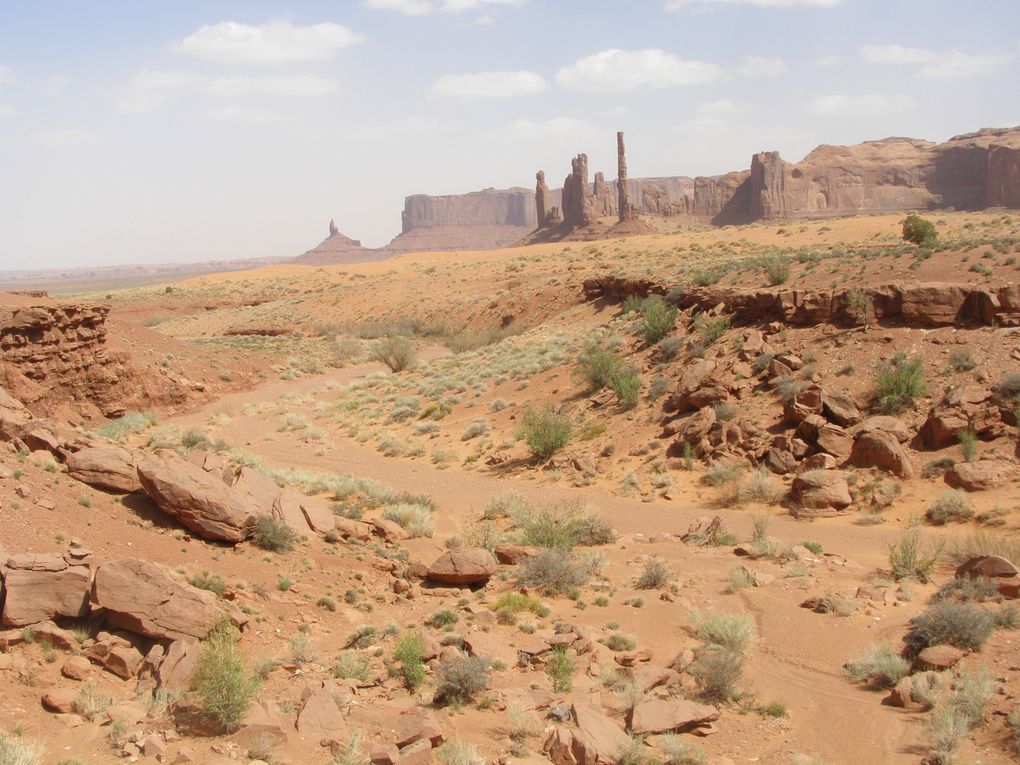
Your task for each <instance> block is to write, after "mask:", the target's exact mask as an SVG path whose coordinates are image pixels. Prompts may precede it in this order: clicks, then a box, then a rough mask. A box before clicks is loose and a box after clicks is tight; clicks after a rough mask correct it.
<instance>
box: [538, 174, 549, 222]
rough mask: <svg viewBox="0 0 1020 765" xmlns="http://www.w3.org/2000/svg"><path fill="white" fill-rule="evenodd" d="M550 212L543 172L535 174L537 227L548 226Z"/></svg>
mask: <svg viewBox="0 0 1020 765" xmlns="http://www.w3.org/2000/svg"><path fill="white" fill-rule="evenodd" d="M551 212H552V197H551V196H550V195H549V187H548V186H547V185H546V182H545V170H539V171H538V172H537V173H535V213H536V214H537V216H538V227H539V228H544V227H545V226H548V225H549V220H548V218H549V214H550V213H551Z"/></svg>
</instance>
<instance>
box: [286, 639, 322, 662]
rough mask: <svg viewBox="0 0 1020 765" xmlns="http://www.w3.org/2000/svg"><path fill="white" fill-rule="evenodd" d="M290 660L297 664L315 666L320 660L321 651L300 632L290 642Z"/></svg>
mask: <svg viewBox="0 0 1020 765" xmlns="http://www.w3.org/2000/svg"><path fill="white" fill-rule="evenodd" d="M290 659H291V661H293V662H294V663H295V664H314V663H315V662H316V661H318V660H319V649H318V647H317V646H316V645H315V642H314V641H313V640H312V639H311V638H310V637H309V636H308V634H307V633H305V632H299V633H298V634H297V635H295V636H294V637H293V638H291V640H290Z"/></svg>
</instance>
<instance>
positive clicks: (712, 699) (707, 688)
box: [687, 645, 744, 704]
mask: <svg viewBox="0 0 1020 765" xmlns="http://www.w3.org/2000/svg"><path fill="white" fill-rule="evenodd" d="M743 670H744V657H743V656H741V655H740V654H737V653H734V652H733V651H728V650H726V649H725V648H720V647H718V646H714V645H709V646H706V647H703V648H702V649H701V650H699V651H698V653H697V656H696V658H695V659H694V663H693V664H691V666H690V668H689V669H688V670H687V671H688V672H689V673H690V675H691V676H692V677H693V678H694V681H695V682H696V683H697V684H698V688H699V689H700V693H699V695H700V696H701V698H702V699H704V700H705V701H707V702H709V703H712V704H722V703H725V702H727V701H730V700H731V699H732V698H733V697H734V696H735V695H736V693H737V684H738V683H739V682H740V676H741V674H742V673H743Z"/></svg>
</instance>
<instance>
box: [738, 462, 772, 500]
mask: <svg viewBox="0 0 1020 765" xmlns="http://www.w3.org/2000/svg"><path fill="white" fill-rule="evenodd" d="M743 496H744V497H745V498H746V499H748V500H750V501H751V502H761V503H762V504H766V505H772V504H775V503H776V502H777V501H778V500H779V489H777V488H776V483H775V480H774V479H773V478H772V474H771V473H770V472H769V471H768V469H767V468H758V469H757V470H755V471H754V472H753V473H751V475H750V476H748V478H747V480H746V481H745V482H744V485H743Z"/></svg>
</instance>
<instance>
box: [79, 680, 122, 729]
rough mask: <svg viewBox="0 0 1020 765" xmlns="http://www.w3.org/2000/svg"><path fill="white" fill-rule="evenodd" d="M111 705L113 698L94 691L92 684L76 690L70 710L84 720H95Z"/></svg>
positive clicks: (94, 687)
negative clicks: (76, 693)
mask: <svg viewBox="0 0 1020 765" xmlns="http://www.w3.org/2000/svg"><path fill="white" fill-rule="evenodd" d="M112 705H113V697H112V696H111V695H110V694H108V693H102V692H101V691H98V690H96V686H95V685H93V684H92V683H85V684H84V685H82V686H81V687H80V688H79V689H78V695H77V696H75V697H74V701H73V702H71V709H72V710H73V711H74V712H75V714H78V715H81V716H82V717H84V718H85V719H86V720H95V719H96V718H98V717H99V716H100V715H102V714H103V713H104V712H106V710H107V709H109V708H110V707H111V706H112Z"/></svg>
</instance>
